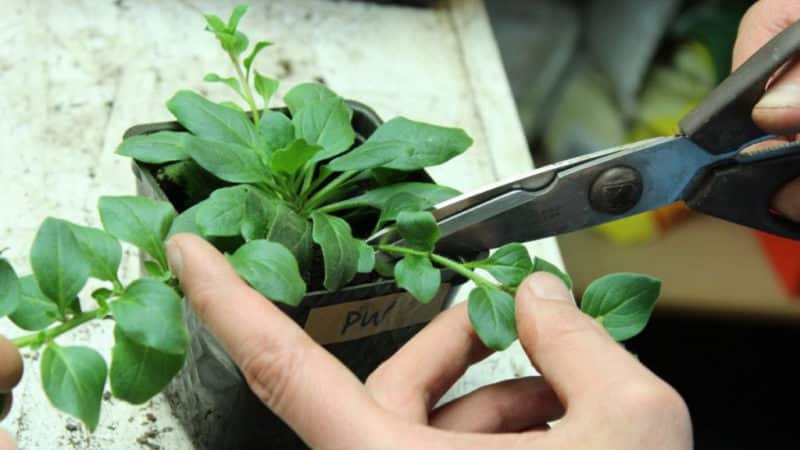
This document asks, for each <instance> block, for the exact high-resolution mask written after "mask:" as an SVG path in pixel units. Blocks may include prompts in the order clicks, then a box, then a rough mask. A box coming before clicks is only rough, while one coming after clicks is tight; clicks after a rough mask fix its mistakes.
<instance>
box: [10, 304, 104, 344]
mask: <svg viewBox="0 0 800 450" xmlns="http://www.w3.org/2000/svg"><path fill="white" fill-rule="evenodd" d="M107 313H108V309H107V308H99V309H96V310H94V311H89V312H84V313H81V314H78V315H76V316H75V317H73V318H72V319H70V320H68V321H66V322H64V323H62V324H61V325H58V326H56V327H53V328H50V329H47V330H43V331H39V332H37V333H32V334H28V335H25V336H20V337H18V338H15V339H12V340H11V342H13V343H14V345H16V346H17V348H25V347H29V346H31V345H33V344H44V343H45V342H48V341H51V340H53V339H55V338H56V337H58V336H60V335H62V334H64V333H66V332H67V331H69V330H71V329H73V328H75V327H77V326H79V325H82V324H84V323H86V322H88V321H90V320H93V319H100V318H102V317H103V316H105V315H106V314H107Z"/></svg>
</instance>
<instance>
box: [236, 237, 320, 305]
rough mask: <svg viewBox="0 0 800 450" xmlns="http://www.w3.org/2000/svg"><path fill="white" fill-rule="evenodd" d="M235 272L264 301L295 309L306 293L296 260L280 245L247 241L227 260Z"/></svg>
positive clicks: (260, 241) (261, 240) (264, 241)
mask: <svg viewBox="0 0 800 450" xmlns="http://www.w3.org/2000/svg"><path fill="white" fill-rule="evenodd" d="M228 260H229V261H230V263H231V265H233V267H234V269H236V272H238V273H239V275H241V277H242V278H244V279H245V281H247V283H249V284H250V286H252V287H253V289H255V290H257V291H258V292H260V293H262V294H263V295H264V296H265V297H267V298H268V299H270V300H272V301H275V302H281V303H286V304H289V305H292V306H296V305H297V304H298V303H300V301H301V300H302V299H303V296H304V295H305V293H306V285H305V283H304V282H303V278H302V277H301V276H300V271H299V270H298V267H297V261H296V260H295V259H294V256H293V255H292V253H291V252H290V251H289V250H288V249H287V248H286V247H284V246H283V245H281V244H278V243H275V242H269V241H266V240H263V239H259V240H255V241H250V242H248V243H246V244H244V245H242V246H241V247H239V249H238V250H236V252H235V253H234V254H233V255H231V256H229V257H228Z"/></svg>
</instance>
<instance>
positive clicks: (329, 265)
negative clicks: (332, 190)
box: [311, 212, 360, 291]
mask: <svg viewBox="0 0 800 450" xmlns="http://www.w3.org/2000/svg"><path fill="white" fill-rule="evenodd" d="M311 220H312V221H313V222H314V227H313V233H312V237H313V238H314V242H316V243H317V244H319V246H320V247H322V259H323V261H324V263H325V281H324V283H323V284H324V285H325V288H326V289H328V290H329V291H335V290H338V289H339V288H341V287H343V286H345V285H346V284H347V283H349V282H350V280H352V279H353V277H354V276H355V274H356V272H357V271H358V260H359V254H360V252H359V245H358V241H357V240H356V239H354V238H353V233H352V231H351V230H350V225H348V224H347V222H345V221H344V220H343V219H340V218H339V217H335V216H331V215H328V214H323V213H320V212H314V213H312V214H311Z"/></svg>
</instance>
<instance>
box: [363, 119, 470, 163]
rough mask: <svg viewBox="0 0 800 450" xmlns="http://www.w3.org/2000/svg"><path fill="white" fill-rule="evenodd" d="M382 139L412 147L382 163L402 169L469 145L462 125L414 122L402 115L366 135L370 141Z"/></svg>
mask: <svg viewBox="0 0 800 450" xmlns="http://www.w3.org/2000/svg"><path fill="white" fill-rule="evenodd" d="M386 141H401V142H405V143H407V144H409V145H410V146H411V147H412V148H413V149H412V150H411V152H410V153H408V154H406V155H403V156H400V157H399V158H397V159H395V160H393V161H391V162H389V163H387V164H385V165H384V166H383V167H388V168H390V169H398V170H405V171H412V170H418V169H422V168H424V167H430V166H435V165H438V164H441V163H443V162H445V161H447V160H449V159H450V158H452V157H454V156H456V155H459V154H461V153H463V152H464V151H465V150H466V149H467V148H469V146H470V145H472V139H471V138H470V137H469V136H468V135H467V133H465V132H464V130H462V129H459V128H446V127H440V126H437V125H431V124H427V123H422V122H414V121H412V120H408V119H406V118H403V117H397V118H394V119H392V120H390V121H388V122H386V123H384V124H383V125H381V126H380V127H379V128H378V129H377V130H375V132H374V133H372V135H371V136H370V137H369V139H367V142H370V143H378V142H386Z"/></svg>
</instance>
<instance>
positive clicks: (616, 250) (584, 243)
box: [559, 215, 800, 321]
mask: <svg viewBox="0 0 800 450" xmlns="http://www.w3.org/2000/svg"><path fill="white" fill-rule="evenodd" d="M559 243H560V247H561V250H562V252H563V255H564V260H565V261H566V264H567V267H569V270H570V275H572V277H573V279H574V281H575V286H576V289H577V290H582V289H583V288H585V287H586V286H587V285H588V283H589V282H591V280H593V279H595V278H597V277H599V276H601V275H603V274H605V273H609V272H626V271H633V272H643V273H647V274H651V275H654V276H657V277H659V278H661V279H662V281H663V284H662V294H661V298H660V299H659V301H658V303H657V304H656V308H657V309H656V311H657V312H663V313H678V314H696V315H704V316H714V317H743V316H745V317H751V318H755V319H757V320H784V321H785V320H789V321H800V298H797V297H791V296H789V295H788V294H787V293H786V292H785V291H784V290H783V287H782V286H781V285H780V283H779V280H778V277H777V275H776V274H775V273H773V271H772V268H771V267H770V265H769V261H768V260H767V257H766V255H765V254H764V252H763V250H762V249H761V248H760V246H759V244H758V241H757V239H756V237H755V236H754V235H753V232H752V231H751V230H749V229H747V228H744V227H741V226H738V225H734V224H731V223H728V222H724V221H722V220H717V219H714V218H711V217H707V216H702V215H696V216H692V217H690V218H689V219H688V220H687V221H685V222H681V223H680V224H678V225H676V226H675V227H674V228H672V229H670V230H669V231H668V232H667V233H666V234H665V235H664V236H663V237H662V238H661V239H659V240H657V241H654V242H652V243H650V244H644V245H637V246H627V247H626V246H616V245H612V244H610V243H609V242H607V241H606V240H605V239H603V238H602V237H600V236H599V235H597V234H595V233H594V232H592V231H591V230H587V231H582V232H578V233H572V234H568V235H564V236H561V237H559Z"/></svg>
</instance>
